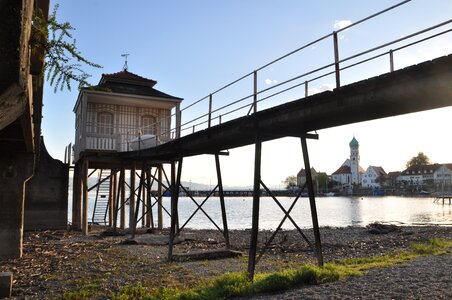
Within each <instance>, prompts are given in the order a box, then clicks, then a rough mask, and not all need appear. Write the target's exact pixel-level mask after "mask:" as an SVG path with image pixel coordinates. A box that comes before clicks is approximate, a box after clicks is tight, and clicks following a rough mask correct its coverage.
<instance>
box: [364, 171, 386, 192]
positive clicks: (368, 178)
mask: <svg viewBox="0 0 452 300" xmlns="http://www.w3.org/2000/svg"><path fill="white" fill-rule="evenodd" d="M386 176H387V174H386V172H385V170H383V168H382V167H375V166H369V167H368V168H367V170H366V172H365V173H364V174H363V176H362V181H361V186H362V187H365V188H380V187H382V186H383V184H384V182H385V179H386Z"/></svg>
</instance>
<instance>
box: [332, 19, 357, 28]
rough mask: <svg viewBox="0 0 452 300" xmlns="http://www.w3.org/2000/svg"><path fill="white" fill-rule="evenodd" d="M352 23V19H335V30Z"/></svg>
mask: <svg viewBox="0 0 452 300" xmlns="http://www.w3.org/2000/svg"><path fill="white" fill-rule="evenodd" d="M350 25H352V21H350V20H336V21H334V25H333V28H334V30H339V29H342V28H345V27H347V26H350Z"/></svg>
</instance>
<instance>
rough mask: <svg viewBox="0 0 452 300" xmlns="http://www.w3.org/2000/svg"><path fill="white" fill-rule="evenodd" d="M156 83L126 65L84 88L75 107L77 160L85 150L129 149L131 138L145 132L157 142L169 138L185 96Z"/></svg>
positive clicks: (75, 152) (176, 123)
mask: <svg viewBox="0 0 452 300" xmlns="http://www.w3.org/2000/svg"><path fill="white" fill-rule="evenodd" d="M156 83H157V82H156V81H154V80H151V79H147V78H144V77H141V76H138V75H136V74H133V73H131V72H128V71H127V69H126V68H125V69H124V70H123V71H121V72H117V73H113V74H102V78H101V80H100V82H99V84H98V85H97V86H94V87H89V88H84V89H82V90H81V91H80V93H79V96H78V99H77V102H76V104H75V107H74V113H75V115H76V118H75V144H74V161H77V160H78V159H79V158H80V154H81V153H83V152H85V151H87V152H100V151H116V152H120V151H130V150H132V149H131V141H132V140H133V139H137V138H140V137H141V136H144V135H154V136H155V139H156V144H161V143H165V142H167V141H169V140H170V139H171V138H172V137H173V136H174V134H175V132H174V131H173V132H172V131H171V120H172V119H173V127H177V125H178V124H180V113H179V111H180V102H181V101H182V98H178V97H174V96H171V95H168V94H165V93H163V92H161V91H159V90H156V89H155V88H154V86H155V84H156ZM173 109H175V111H174V112H173V113H172V110H173ZM172 116H175V117H174V118H172ZM133 150H137V149H133Z"/></svg>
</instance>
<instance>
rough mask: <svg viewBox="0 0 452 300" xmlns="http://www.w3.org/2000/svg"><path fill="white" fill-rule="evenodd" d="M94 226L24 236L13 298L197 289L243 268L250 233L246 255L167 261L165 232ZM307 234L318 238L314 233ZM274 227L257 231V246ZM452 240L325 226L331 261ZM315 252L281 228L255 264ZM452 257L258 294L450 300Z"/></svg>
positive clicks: (193, 234)
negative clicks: (130, 232)
mask: <svg viewBox="0 0 452 300" xmlns="http://www.w3.org/2000/svg"><path fill="white" fill-rule="evenodd" d="M104 229H105V228H101V227H94V228H93V229H92V231H91V234H90V236H89V237H87V238H85V237H82V236H81V234H80V233H79V232H71V231H69V232H68V231H41V232H29V233H26V234H25V239H24V255H23V258H21V259H11V260H0V271H9V272H13V273H14V287H13V295H14V299H24V298H26V299H55V298H57V299H58V298H60V299H61V298H64V296H65V293H67V292H68V291H80V290H85V291H87V292H89V295H90V297H89V299H108V298H110V297H111V292H117V291H120V290H121V289H122V288H123V287H124V286H127V285H134V284H136V283H138V282H141V283H142V285H143V286H146V287H149V288H156V287H168V286H172V287H192V286H196V285H197V284H200V283H202V282H205V281H207V280H209V279H210V278H212V277H214V276H218V275H222V274H224V273H225V272H234V271H240V272H241V271H245V270H246V267H247V253H248V247H249V237H250V231H249V230H233V231H230V238H231V248H232V249H233V250H237V251H240V252H242V253H244V256H243V257H238V258H226V259H217V260H200V261H182V262H168V261H167V255H168V246H167V245H166V244H165V243H166V241H167V233H168V232H167V230H163V231H161V232H154V233H153V234H150V233H145V231H142V232H141V233H140V234H138V235H137V237H136V239H135V242H134V243H132V244H130V243H124V241H126V240H127V238H129V236H127V235H124V236H107V235H105V234H103V231H104ZM304 233H305V234H306V236H308V238H309V239H310V240H311V241H312V240H313V234H312V230H310V229H306V230H304ZM271 234H272V232H271V231H261V232H259V244H260V245H261V246H262V245H263V244H264V243H265V242H267V241H268V239H269V238H270V236H271ZM435 237H440V238H446V239H451V238H452V227H441V226H407V227H398V228H397V230H395V231H393V232H390V233H387V234H371V233H369V232H368V230H367V229H366V228H364V227H345V228H331V227H324V228H321V239H322V246H323V255H324V260H325V262H331V261H336V260H339V259H342V258H346V257H371V256H376V255H383V254H387V253H397V252H400V251H403V250H408V249H410V245H411V244H412V243H413V242H427V241H428V240H430V239H432V238H435ZM224 247H225V243H224V241H223V238H222V236H221V234H220V233H219V232H217V231H213V230H189V229H187V230H183V231H182V233H181V239H180V243H178V244H177V245H175V248H174V252H175V253H193V252H199V251H207V250H213V249H222V248H224ZM315 261H316V260H315V257H314V253H313V252H312V250H311V249H310V247H309V246H308V245H307V243H306V242H305V241H304V240H303V239H302V238H301V236H300V234H299V233H298V232H296V231H282V232H279V233H278V235H277V236H276V238H275V239H274V241H273V242H272V243H271V244H270V247H269V249H268V251H267V252H266V253H265V255H264V256H263V257H262V259H261V260H260V261H259V263H258V265H257V266H256V271H257V272H270V271H277V270H283V269H287V268H291V267H297V266H299V265H300V264H304V263H307V262H311V263H315ZM451 266H452V258H451V256H450V255H444V256H432V257H423V258H420V259H418V260H416V261H412V262H410V263H408V264H407V265H402V266H401V265H398V266H394V267H391V268H386V269H375V270H371V271H370V272H368V274H366V275H364V276H360V277H351V278H347V279H346V280H343V281H340V282H335V283H328V284H322V285H318V286H307V287H301V288H298V289H294V290H290V291H287V292H285V293H282V294H279V295H260V296H256V297H255V298H256V299H451V298H450V295H451V286H452V283H451V278H452V275H451V273H450V269H451Z"/></svg>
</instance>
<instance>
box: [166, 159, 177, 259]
mask: <svg viewBox="0 0 452 300" xmlns="http://www.w3.org/2000/svg"><path fill="white" fill-rule="evenodd" d="M175 185H176V162H174V161H172V162H171V227H170V234H169V242H168V260H169V261H171V260H172V259H173V243H174V236H175V234H176V210H177V207H176V201H175V195H174V190H175V188H174V186H175Z"/></svg>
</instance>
